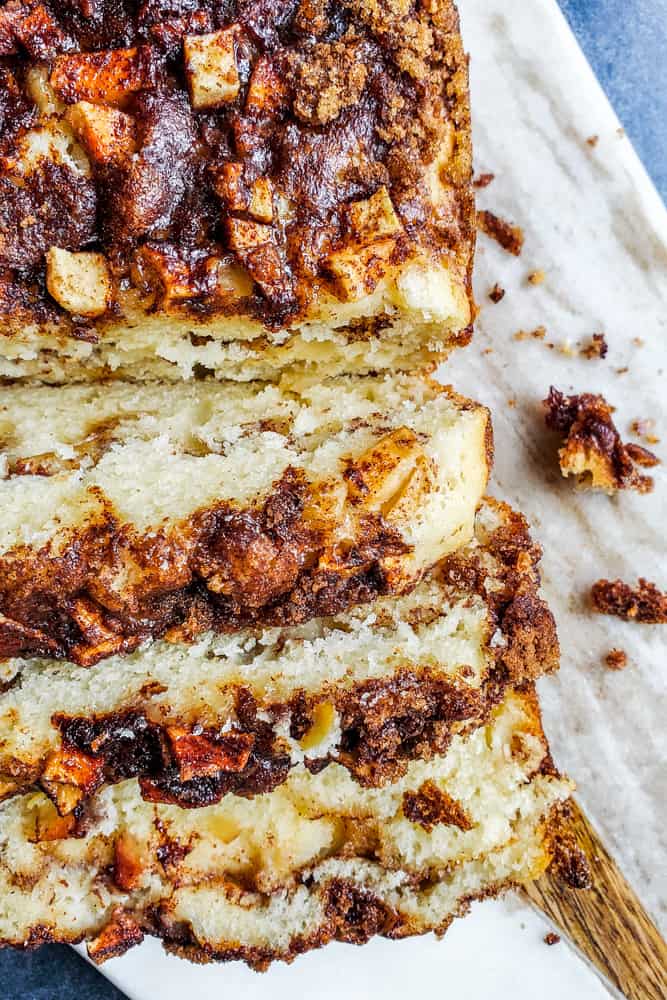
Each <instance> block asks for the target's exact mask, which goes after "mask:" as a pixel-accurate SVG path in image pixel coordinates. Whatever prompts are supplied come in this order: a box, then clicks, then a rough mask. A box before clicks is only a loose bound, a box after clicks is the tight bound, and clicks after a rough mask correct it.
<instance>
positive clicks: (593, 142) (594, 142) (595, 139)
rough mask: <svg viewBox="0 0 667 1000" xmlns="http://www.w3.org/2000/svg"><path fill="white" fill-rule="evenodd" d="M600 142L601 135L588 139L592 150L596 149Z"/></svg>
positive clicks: (591, 136)
mask: <svg viewBox="0 0 667 1000" xmlns="http://www.w3.org/2000/svg"><path fill="white" fill-rule="evenodd" d="M599 141H600V136H599V135H589V137H588V139H586V142H587V143H588V145H589V146H590V147H591V148H592V149H595V147H596V146H597V144H598V143H599Z"/></svg>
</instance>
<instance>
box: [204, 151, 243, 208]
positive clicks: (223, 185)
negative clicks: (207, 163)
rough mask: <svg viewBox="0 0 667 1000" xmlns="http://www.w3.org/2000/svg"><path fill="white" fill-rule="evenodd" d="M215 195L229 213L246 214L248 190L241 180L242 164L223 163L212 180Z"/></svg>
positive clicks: (234, 162)
mask: <svg viewBox="0 0 667 1000" xmlns="http://www.w3.org/2000/svg"><path fill="white" fill-rule="evenodd" d="M213 183H214V186H215V190H216V194H217V195H218V196H219V197H220V198H221V199H222V201H223V202H224V205H225V208H226V209H227V210H228V211H229V212H246V211H247V210H248V205H249V197H248V189H247V187H246V184H245V182H244V180H243V164H242V163H238V162H236V161H230V162H228V163H223V164H222V166H221V167H219V168H218V169H217V171H216V174H215V178H214V182H213Z"/></svg>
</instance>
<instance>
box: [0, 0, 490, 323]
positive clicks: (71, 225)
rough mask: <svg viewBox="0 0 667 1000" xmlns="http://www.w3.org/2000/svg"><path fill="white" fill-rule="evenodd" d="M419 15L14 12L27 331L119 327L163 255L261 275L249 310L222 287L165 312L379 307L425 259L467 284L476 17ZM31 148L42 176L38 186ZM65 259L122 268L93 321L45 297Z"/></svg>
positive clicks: (106, 6)
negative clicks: (26, 165) (58, 261)
mask: <svg viewBox="0 0 667 1000" xmlns="http://www.w3.org/2000/svg"><path fill="white" fill-rule="evenodd" d="M399 7H400V5H399V6H396V5H388V6H383V5H379V6H377V5H376V6H375V7H369V6H368V5H367V4H365V3H358V2H357V0H346V3H344V4H342V5H335V4H334V5H330V4H323V3H319V2H314V3H313V2H311V0H307V2H306V0H304V2H303V3H301V4H299V3H297V2H296V0H292V2H289V3H284V4H279V5H275V4H273V5H271V4H267V3H266V2H265V0H242V2H235V3H231V4H222V5H221V4H217V3H216V4H214V3H212V2H211V0H191V2H188V3H187V4H182V3H181V4H171V5H165V4H159V3H156V2H153V0H150V2H147V3H143V4H138V5H137V4H134V5H132V4H128V3H125V2H124V3H117V4H111V3H107V2H101V0H99V2H98V0H83V2H82V3H77V4H75V3H71V2H70V3H61V4H57V3H54V2H53V0H48V2H47V0H45V2H44V3H39V2H35V0H11V2H9V3H5V4H4V6H3V7H2V9H1V10H0V55H2V56H4V57H5V58H6V60H7V64H6V66H5V65H3V67H0V78H1V79H0V84H1V86H0V233H2V234H3V235H0V268H2V269H5V268H8V269H9V272H10V273H9V274H8V275H7V280H8V283H9V285H10V287H11V288H12V290H13V291H12V297H11V301H8V302H7V303H6V304H4V303H3V302H2V299H1V298H0V306H3V305H4V306H5V310H6V315H7V320H6V322H7V323H9V322H10V321H16V322H18V320H17V316H18V313H17V308H16V307H17V305H18V304H20V305H21V308H22V312H21V317H22V318H21V323H22V324H24V323H25V321H26V320H27V319H28V318H29V317H31V316H34V315H37V314H38V315H39V317H40V318H42V316H46V315H48V318H49V319H50V320H51V321H52V322H57V323H59V324H60V326H61V327H62V329H63V330H64V331H65V332H72V333H73V331H74V330H75V328H76V318H75V319H74V320H70V318H69V315H68V314H74V316H75V317H76V316H77V315H85V316H88V317H100V316H105V317H111V316H112V315H115V314H116V313H118V312H119V311H120V310H122V309H124V308H125V302H126V299H125V291H126V290H127V286H128V282H129V283H130V284H135V287H136V289H137V291H138V292H139V293H140V298H141V296H142V295H143V294H144V293H145V292H146V288H145V286H144V285H143V284H142V282H141V274H140V273H139V272H138V271H137V270H136V268H135V266H134V261H135V258H136V256H140V255H141V252H142V250H143V248H144V246H145V245H146V243H148V242H150V243H152V244H154V246H153V251H154V252H160V251H161V250H162V249H163V248H164V247H169V246H171V247H176V248H177V249H178V252H179V253H183V254H184V255H185V256H186V257H187V256H188V255H189V254H191V253H201V254H206V256H207V258H208V263H207V267H206V268H205V269H207V270H208V271H215V269H216V265H215V263H214V262H216V261H219V260H224V259H226V258H227V257H228V256H231V261H230V262H231V263H233V264H234V265H235V266H236V267H237V268H239V269H241V268H242V269H243V271H244V272H245V277H246V282H245V285H246V287H244V289H243V294H242V295H241V296H238V297H232V298H231V299H230V298H229V297H226V296H218V295H217V288H216V284H215V282H214V281H213V282H211V283H203V284H200V285H199V286H198V292H197V294H196V295H178V294H176V295H169V294H167V295H165V296H164V297H163V298H162V299H160V300H159V301H158V302H157V305H159V307H160V308H161V309H165V310H166V309H176V308H178V309H179V310H181V311H183V310H186V309H189V310H193V311H195V310H197V309H198V308H199V307H200V305H201V303H202V302H205V303H206V306H207V308H208V309H209V310H221V311H227V312H229V311H235V312H244V313H247V314H250V315H252V316H253V317H255V318H258V319H259V320H260V321H262V322H263V323H264V324H265V325H266V326H267V327H269V328H277V327H280V326H281V325H283V324H286V323H288V322H291V321H292V320H293V319H295V318H298V317H299V316H301V315H305V314H306V313H307V311H308V309H309V307H310V306H311V304H312V302H313V300H314V298H315V296H316V295H318V294H319V293H320V292H321V291H325V292H326V293H328V294H337V295H339V296H340V297H341V298H344V299H354V298H358V297H359V296H362V295H365V294H367V293H368V292H369V291H372V290H373V288H375V287H376V285H377V283H378V281H379V280H380V279H381V277H382V276H383V275H384V274H386V273H387V271H388V269H389V268H390V267H393V266H394V265H395V264H397V263H399V262H400V261H401V260H402V259H403V258H404V256H405V255H407V254H411V255H413V256H415V257H420V258H421V257H426V258H428V259H429V260H433V261H435V262H441V263H443V264H444V265H445V266H452V267H454V268H455V269H456V270H457V273H458V274H459V275H460V278H461V281H465V276H466V274H467V273H468V271H469V267H470V257H471V246H472V236H473V233H472V230H473V217H472V211H473V210H472V199H471V196H470V190H469V189H470V176H471V171H470V154H469V134H468V133H469V120H468V117H469V116H468V109H467V73H466V61H465V55H464V53H463V51H462V48H461V42H460V38H459V36H458V19H457V16H456V11H455V8H454V6H453V4H452V3H451V2H450V0H439V2H438V3H432V4H421V5H416V6H415V5H408V7H405V8H403V7H400V9H399ZM86 12H88V13H86ZM40 115H41V117H40ZM44 129H50V130H55V131H56V132H58V134H59V135H60V136H61V139H62V142H64V143H65V145H66V146H67V157H69V158H71V159H72V160H74V161H81V162H84V161H88V162H87V168H86V169H85V170H83V171H82V170H77V169H76V168H75V167H73V165H72V164H71V163H69V162H67V157H64V158H63V156H60V155H59V154H58V151H57V149H56V148H55V147H54V146H53V144H52V143H50V142H48V141H44V137H43V130H44ZM455 137H456V138H455ZM58 141H59V142H60V140H58ZM26 142H27V146H28V147H30V149H32V150H33V151H34V149H35V148H36V147H40V149H41V154H40V162H39V164H38V166H37V167H36V169H35V170H34V171H32V173H31V176H30V178H29V179H24V178H20V179H19V180H18V182H17V181H16V171H17V169H18V168H17V164H18V165H20V164H21V163H22V162H27V161H29V160H30V155H31V154H29V151H27V147H26ZM56 145H57V143H56ZM364 206H366V207H367V210H366V209H365V208H364ZM399 234H400V235H401V241H402V242H401V248H399V249H398V250H397V247H396V246H395V244H394V241H393V240H392V239H390V238H389V237H396V236H397V235H399ZM52 247H53V248H57V249H58V250H59V251H67V252H69V253H70V254H86V255H90V256H91V258H93V257H94V258H95V259H96V260H97V261H100V262H101V261H102V260H104V261H105V262H106V263H107V265H108V266H109V267H110V268H111V276H112V278H113V295H112V296H111V297H110V296H109V295H104V296H103V295H102V294H100V295H99V296H97V297H96V298H95V300H94V303H93V304H92V305H90V306H89V307H88V308H84V307H82V306H81V304H79V307H78V308H74V303H73V302H72V299H71V296H69V297H68V298H66V299H63V297H62V296H61V295H60V294H59V293H58V291H57V289H56V286H55V284H54V282H53V281H51V282H49V284H48V286H47V284H46V283H45V273H46V263H47V261H46V255H47V252H49V251H50V249H51V248H52ZM364 275H366V277H364ZM49 296H52V298H50V297H49ZM194 300H197V302H195V301H194ZM132 302H134V299H132ZM155 304H156V303H155V301H154V300H151V298H150V297H149V298H148V299H147V300H146V301H145V302H144V303H143V305H144V306H145V308H147V309H150V308H151V306H154V305H155ZM84 305H85V304H84ZM58 307H60V309H59V308H58ZM61 310H64V312H62V311H61ZM17 329H18V327H17Z"/></svg>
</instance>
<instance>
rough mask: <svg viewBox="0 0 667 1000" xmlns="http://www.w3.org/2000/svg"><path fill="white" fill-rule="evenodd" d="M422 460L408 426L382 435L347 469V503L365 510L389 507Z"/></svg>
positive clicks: (420, 450)
mask: <svg viewBox="0 0 667 1000" xmlns="http://www.w3.org/2000/svg"><path fill="white" fill-rule="evenodd" d="M422 457H424V451H423V449H422V447H421V445H420V444H419V441H418V440H417V437H416V435H415V433H414V432H413V431H411V430H410V429H409V428H408V427H399V428H398V429H397V430H395V431H392V432H391V433H390V434H387V435H385V437H383V438H382V439H381V440H380V441H378V443H377V444H376V445H374V446H373V447H372V448H369V449H368V450H367V451H365V452H364V453H363V454H362V455H360V456H359V458H358V459H357V460H356V461H355V462H352V463H350V465H349V466H348V468H347V470H346V472H345V479H346V480H347V484H348V495H349V497H350V500H351V501H352V502H353V503H354V504H357V505H359V506H362V507H364V508H366V509H368V510H380V511H382V510H384V508H385V507H391V506H392V505H393V504H394V503H395V502H396V501H397V500H398V499H399V497H400V495H401V494H402V493H403V491H404V488H405V486H406V485H407V482H408V480H409V478H410V477H411V476H412V473H413V470H414V469H415V466H416V463H417V461H418V459H419V458H422Z"/></svg>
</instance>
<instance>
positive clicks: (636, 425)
mask: <svg viewBox="0 0 667 1000" xmlns="http://www.w3.org/2000/svg"><path fill="white" fill-rule="evenodd" d="M630 430H631V431H632V433H633V434H635V435H636V436H637V437H640V438H643V439H644V441H646V443H647V444H660V438H659V437H656V435H655V434H654V433H653V431H654V430H655V420H633V421H632V423H631V424H630Z"/></svg>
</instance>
